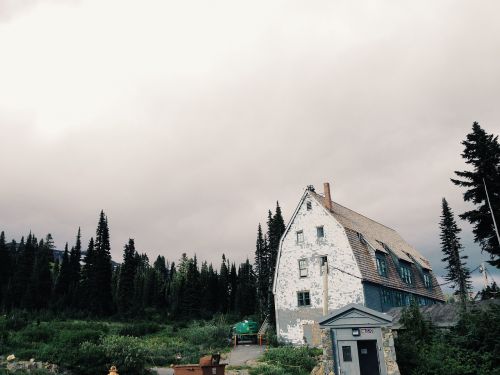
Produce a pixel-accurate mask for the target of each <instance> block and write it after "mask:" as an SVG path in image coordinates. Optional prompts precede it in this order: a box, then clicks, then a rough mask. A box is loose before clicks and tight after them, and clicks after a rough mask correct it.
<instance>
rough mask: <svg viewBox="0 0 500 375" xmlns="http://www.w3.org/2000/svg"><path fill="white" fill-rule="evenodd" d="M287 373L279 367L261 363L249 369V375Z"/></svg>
mask: <svg viewBox="0 0 500 375" xmlns="http://www.w3.org/2000/svg"><path fill="white" fill-rule="evenodd" d="M288 374H289V373H288V372H287V371H286V370H285V369H284V368H283V367H280V366H276V365H269V364H267V363H263V364H261V365H258V366H257V367H254V368H252V369H250V375H288Z"/></svg>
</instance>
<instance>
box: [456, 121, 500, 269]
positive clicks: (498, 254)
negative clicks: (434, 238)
mask: <svg viewBox="0 0 500 375" xmlns="http://www.w3.org/2000/svg"><path fill="white" fill-rule="evenodd" d="M462 144H463V145H464V146H465V147H464V152H463V153H462V157H463V158H464V159H465V162H466V163H467V164H470V165H471V167H472V170H470V171H455V174H456V175H457V176H458V177H460V178H462V179H451V181H452V182H453V183H454V184H455V185H458V186H461V187H464V188H466V189H467V191H466V192H465V193H464V200H465V201H466V202H472V203H473V204H474V205H475V206H476V208H475V209H473V210H470V211H467V212H464V213H463V214H461V215H460V218H462V219H464V220H467V221H468V222H469V223H471V224H472V225H473V233H474V240H475V241H476V242H478V243H479V244H480V245H481V248H482V249H483V250H484V251H486V252H488V253H489V254H490V257H491V261H490V263H491V264H492V265H494V266H495V267H497V268H500V244H499V243H498V238H497V234H496V233H495V227H494V224H493V218H492V214H493V216H494V217H495V221H496V224H497V226H500V144H499V143H498V135H497V136H493V134H488V133H486V131H485V130H484V129H483V128H481V126H480V125H479V124H478V123H477V122H474V124H473V125H472V132H471V133H469V134H467V138H466V140H464V141H463V142H462ZM485 187H486V188H487V191H488V195H489V200H490V204H491V207H492V211H493V212H491V210H490V208H489V205H488V202H487V198H486V190H485Z"/></svg>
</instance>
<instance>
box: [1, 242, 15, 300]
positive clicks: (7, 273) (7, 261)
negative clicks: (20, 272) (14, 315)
mask: <svg viewBox="0 0 500 375" xmlns="http://www.w3.org/2000/svg"><path fill="white" fill-rule="evenodd" d="M12 266H13V260H12V257H11V254H10V251H9V249H8V248H7V244H6V242H5V233H4V232H1V233H0V307H1V306H2V304H3V302H4V296H5V295H6V293H7V286H8V283H9V280H10V277H11V271H12Z"/></svg>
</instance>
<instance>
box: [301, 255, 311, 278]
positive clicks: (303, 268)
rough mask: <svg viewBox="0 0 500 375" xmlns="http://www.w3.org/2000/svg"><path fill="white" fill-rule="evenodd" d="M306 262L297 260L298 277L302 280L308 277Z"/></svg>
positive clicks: (305, 260)
mask: <svg viewBox="0 0 500 375" xmlns="http://www.w3.org/2000/svg"><path fill="white" fill-rule="evenodd" d="M308 265H309V264H308V261H307V259H299V277H300V278H304V277H307V276H309V274H308Z"/></svg>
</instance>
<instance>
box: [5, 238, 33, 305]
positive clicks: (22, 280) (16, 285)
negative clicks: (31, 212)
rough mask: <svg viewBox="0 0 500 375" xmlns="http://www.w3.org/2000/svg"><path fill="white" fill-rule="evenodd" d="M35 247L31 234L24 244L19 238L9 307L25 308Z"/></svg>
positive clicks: (22, 239)
mask: <svg viewBox="0 0 500 375" xmlns="http://www.w3.org/2000/svg"><path fill="white" fill-rule="evenodd" d="M36 245H37V244H36V239H34V236H33V235H32V234H31V233H30V234H29V235H28V237H27V238H26V243H25V241H24V238H21V242H20V244H19V250H18V261H17V263H16V269H15V270H14V276H13V278H12V288H11V290H10V292H9V305H10V306H12V307H21V308H23V307H26V306H25V303H26V301H27V300H28V299H29V296H27V297H26V295H27V291H28V289H29V287H30V279H31V275H32V273H33V268H34V265H35V248H36Z"/></svg>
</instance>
